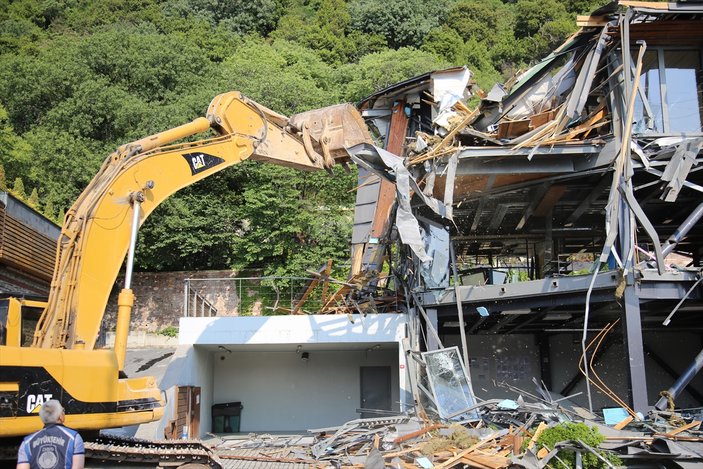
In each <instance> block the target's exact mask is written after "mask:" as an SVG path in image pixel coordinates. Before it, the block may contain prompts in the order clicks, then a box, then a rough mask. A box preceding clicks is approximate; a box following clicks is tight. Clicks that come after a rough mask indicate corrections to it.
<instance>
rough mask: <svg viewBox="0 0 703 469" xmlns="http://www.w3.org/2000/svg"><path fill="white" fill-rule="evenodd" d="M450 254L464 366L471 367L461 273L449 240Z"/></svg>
mask: <svg viewBox="0 0 703 469" xmlns="http://www.w3.org/2000/svg"><path fill="white" fill-rule="evenodd" d="M449 255H450V256H451V262H452V272H453V274H454V296H455V297H456V309H457V313H459V335H460V336H461V348H462V351H463V356H464V366H465V367H466V369H467V370H468V369H469V347H468V345H467V344H466V326H465V324H464V309H463V307H462V304H461V301H462V299H461V297H460V296H459V274H458V272H457V268H456V253H455V252H454V242H453V241H451V240H450V241H449Z"/></svg>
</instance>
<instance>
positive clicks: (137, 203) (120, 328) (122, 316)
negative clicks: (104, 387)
mask: <svg viewBox="0 0 703 469" xmlns="http://www.w3.org/2000/svg"><path fill="white" fill-rule="evenodd" d="M143 201H144V194H142V193H141V192H137V193H135V194H133V195H132V229H131V232H130V239H129V251H128V254H127V266H126V270H125V276H124V277H125V279H124V288H123V289H122V291H121V292H120V294H119V295H118V297H117V326H116V327H115V356H116V357H117V366H118V368H119V370H120V371H123V370H124V364H125V357H126V355H127V338H128V336H129V322H130V319H131V317H132V308H133V307H134V293H133V292H132V270H133V266H134V250H135V248H136V246H137V231H138V230H139V215H140V212H141V203H142V202H143Z"/></svg>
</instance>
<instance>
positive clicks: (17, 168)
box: [0, 105, 32, 179]
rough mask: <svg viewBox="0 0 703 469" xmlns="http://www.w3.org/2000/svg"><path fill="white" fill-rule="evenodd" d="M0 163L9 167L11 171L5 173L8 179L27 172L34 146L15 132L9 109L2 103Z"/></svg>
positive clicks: (0, 114)
mask: <svg viewBox="0 0 703 469" xmlns="http://www.w3.org/2000/svg"><path fill="white" fill-rule="evenodd" d="M0 164H2V165H3V167H7V168H9V173H8V174H6V175H4V177H5V178H7V179H14V178H15V177H17V176H22V175H24V174H27V172H29V169H30V166H31V165H32V147H31V146H30V145H29V144H28V143H27V141H26V140H25V139H23V138H22V137H20V136H19V135H17V134H16V133H15V131H14V129H13V127H12V124H11V123H10V119H9V116H8V114H7V111H6V110H5V108H4V107H3V106H2V105H0Z"/></svg>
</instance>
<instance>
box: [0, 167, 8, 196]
mask: <svg viewBox="0 0 703 469" xmlns="http://www.w3.org/2000/svg"><path fill="white" fill-rule="evenodd" d="M6 190H7V179H6V177H5V167H4V166H3V165H1V164H0V191H6Z"/></svg>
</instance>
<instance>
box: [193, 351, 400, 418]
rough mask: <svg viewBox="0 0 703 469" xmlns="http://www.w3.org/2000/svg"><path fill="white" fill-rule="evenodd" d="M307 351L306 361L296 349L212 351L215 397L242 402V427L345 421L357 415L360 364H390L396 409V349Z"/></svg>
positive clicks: (215, 400) (397, 397) (397, 375)
mask: <svg viewBox="0 0 703 469" xmlns="http://www.w3.org/2000/svg"><path fill="white" fill-rule="evenodd" d="M309 353H310V359H309V360H308V361H307V362H305V361H303V360H301V358H300V354H297V353H295V352H234V353H231V354H228V353H214V383H213V384H214V387H213V389H214V392H213V397H214V400H213V402H214V403H216V404H219V403H225V402H237V401H238V402H241V403H242V405H243V406H244V408H243V410H242V416H241V428H240V431H241V432H269V431H305V430H307V429H311V428H320V427H329V426H336V425H341V424H342V423H344V422H346V421H349V420H353V419H357V418H359V414H358V413H357V412H356V409H357V408H359V407H361V403H360V386H361V385H360V367H362V366H389V367H390V370H391V389H392V395H391V399H392V403H393V408H394V409H395V410H398V408H399V406H398V400H399V382H398V380H399V364H398V352H397V349H390V350H388V349H381V350H370V351H366V350H355V351H329V350H313V351H310V352H309ZM221 357H224V360H221V359H220V358H221ZM404 371H405V370H403V372H404ZM403 374H404V373H403ZM203 395H204V393H203ZM208 428H209V427H208Z"/></svg>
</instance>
